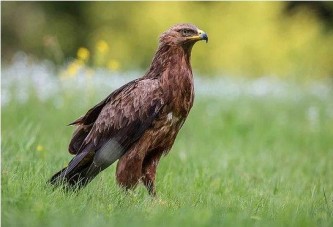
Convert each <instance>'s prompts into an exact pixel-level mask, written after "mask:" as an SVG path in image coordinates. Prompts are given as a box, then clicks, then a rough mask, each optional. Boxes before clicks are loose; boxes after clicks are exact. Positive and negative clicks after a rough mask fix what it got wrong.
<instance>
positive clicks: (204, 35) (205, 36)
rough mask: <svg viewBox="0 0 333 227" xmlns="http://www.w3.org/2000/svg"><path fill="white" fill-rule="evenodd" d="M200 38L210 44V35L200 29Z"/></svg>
mask: <svg viewBox="0 0 333 227" xmlns="http://www.w3.org/2000/svg"><path fill="white" fill-rule="evenodd" d="M198 33H199V37H200V39H201V40H206V43H208V35H207V33H206V32H204V31H202V30H200V29H198Z"/></svg>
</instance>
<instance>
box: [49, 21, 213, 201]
mask: <svg viewBox="0 0 333 227" xmlns="http://www.w3.org/2000/svg"><path fill="white" fill-rule="evenodd" d="M199 40H206V42H208V36H207V34H206V33H205V32H203V31H202V30H200V29H198V28H197V27H196V26H194V25H192V24H178V25H175V26H173V27H171V28H170V29H169V30H167V31H166V32H164V33H162V35H161V36H160V39H159V46H158V49H157V52H156V54H155V56H154V58H153V61H152V63H151V65H150V68H149V70H148V72H147V73H146V74H145V75H144V76H143V77H141V78H138V79H135V80H133V81H131V82H129V83H127V84H125V85H123V86H122V87H120V88H118V89H117V90H115V91H114V92H112V93H111V94H110V95H109V96H108V97H107V98H105V99H104V100H103V101H101V102H100V103H98V104H97V105H96V106H94V107H93V108H91V109H90V110H89V111H88V112H87V113H86V114H85V115H84V116H82V117H80V118H79V119H77V120H76V121H74V122H73V123H71V124H70V125H75V126H77V129H76V130H75V132H74V134H73V137H72V140H71V142H70V144H69V152H70V153H71V154H73V155H75V157H74V158H73V159H72V160H71V161H70V162H69V164H68V166H67V167H66V168H64V169H62V170H60V171H59V172H58V173H56V174H55V175H54V176H53V177H52V178H51V179H50V180H49V182H50V183H51V184H53V185H63V186H65V187H68V188H76V189H77V188H81V187H83V186H85V185H87V184H88V183H89V182H90V181H91V180H92V179H93V178H95V177H96V175H97V174H98V173H100V172H101V171H103V170H104V169H105V168H107V167H108V166H110V165H111V164H112V163H114V162H115V161H116V160H118V159H119V161H118V164H117V170H116V178H117V182H118V184H119V185H120V186H121V187H123V188H125V189H134V188H135V187H136V185H137V184H138V183H139V182H140V181H142V182H143V184H144V185H145V187H146V188H147V190H148V192H149V194H151V195H155V194H156V190H155V174H156V168H157V165H158V162H159V160H160V158H161V156H162V154H167V153H168V152H169V150H170V149H171V147H172V145H173V143H174V141H175V139H176V136H177V134H178V131H179V129H180V128H181V127H182V125H183V123H184V121H185V119H186V117H187V116H188V114H189V112H190V109H191V107H192V105H193V98H194V87H193V76H192V69H191V64H190V58H191V50H192V47H193V45H194V44H195V43H196V42H197V41H199Z"/></svg>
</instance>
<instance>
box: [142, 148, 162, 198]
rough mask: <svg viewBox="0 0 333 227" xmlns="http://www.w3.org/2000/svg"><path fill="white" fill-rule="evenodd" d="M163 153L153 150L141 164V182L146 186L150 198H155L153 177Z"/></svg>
mask: <svg viewBox="0 0 333 227" xmlns="http://www.w3.org/2000/svg"><path fill="white" fill-rule="evenodd" d="M162 154H163V152H161V151H158V150H154V151H151V152H150V153H149V154H148V155H147V156H146V157H145V159H144V160H143V164H142V182H143V184H144V185H145V186H146V188H147V190H148V193H149V194H150V195H151V196H156V189H155V175H156V168H157V165H158V162H159V160H160V158H161V156H162Z"/></svg>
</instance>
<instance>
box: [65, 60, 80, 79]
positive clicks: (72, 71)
mask: <svg viewBox="0 0 333 227" xmlns="http://www.w3.org/2000/svg"><path fill="white" fill-rule="evenodd" d="M80 67H81V64H80V62H79V61H73V62H71V63H70V64H69V65H68V67H67V70H66V71H67V74H68V75H69V76H71V77H73V76H75V75H76V74H77V72H78V71H79V69H80Z"/></svg>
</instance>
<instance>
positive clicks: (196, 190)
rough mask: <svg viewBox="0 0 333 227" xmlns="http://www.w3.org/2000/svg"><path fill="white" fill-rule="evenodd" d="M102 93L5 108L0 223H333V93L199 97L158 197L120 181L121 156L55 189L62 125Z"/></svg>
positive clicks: (164, 169) (64, 137) (65, 157)
mask: <svg viewBox="0 0 333 227" xmlns="http://www.w3.org/2000/svg"><path fill="white" fill-rule="evenodd" d="M104 95H106V94H104ZM104 95H101V96H98V97H97V96H96V97H94V98H91V99H90V100H89V101H87V100H84V101H78V100H79V99H78V98H77V96H75V95H74V96H67V97H66V99H65V100H64V101H63V102H60V106H59V108H56V109H55V108H54V105H53V102H54V100H50V101H47V102H44V103H41V102H40V101H38V100H37V99H35V98H30V99H29V101H28V102H27V103H25V104H18V103H12V104H10V105H8V106H6V107H4V108H2V145H1V146H2V147H1V148H2V173H1V175H2V189H1V190H2V225H3V226H81V227H83V226H130V225H133V226H173V225H175V226H191V227H193V226H223V225H228V226H231V225H232V226H233V225H240V226H268V225H270V226H333V204H332V199H333V114H332V111H333V104H332V103H333V98H321V99H320V98H318V97H315V96H313V95H310V94H307V93H304V94H303V95H302V96H301V97H290V99H283V98H274V97H261V98H260V97H247V96H240V97H239V98H233V99H228V98H221V99H218V98H207V97H206V98H204V97H197V99H196V102H195V105H194V108H193V109H192V112H191V114H190V116H189V119H188V121H187V122H186V124H185V125H184V127H183V129H182V130H181V132H180V134H179V136H178V138H177V140H176V142H175V145H174V146H173V148H172V150H171V152H170V154H169V155H168V156H166V157H164V158H163V159H162V160H161V163H160V165H159V168H158V176H157V192H158V197H157V198H156V199H153V198H150V197H149V196H148V194H147V192H146V190H145V189H144V187H143V186H139V187H138V188H137V189H136V190H135V191H134V192H133V193H129V194H126V193H124V192H123V191H122V190H121V189H119V188H118V186H117V184H116V183H115V177H114V172H115V165H113V166H112V167H110V168H108V169H107V170H106V171H104V172H103V173H101V174H100V175H99V176H98V177H97V178H96V179H95V180H94V181H93V182H92V183H91V184H89V185H88V187H87V188H85V189H84V190H82V191H80V192H79V193H77V194H74V193H65V192H63V191H61V190H59V189H57V190H52V188H51V187H49V186H48V185H46V184H45V182H46V180H47V179H48V178H49V177H50V176H51V175H52V174H53V173H54V172H55V171H57V170H59V169H60V168H61V167H63V166H64V165H65V164H66V163H67V162H68V161H69V159H70V158H71V156H70V155H69V154H68V153H67V145H68V142H69V139H70V136H71V133H72V128H70V127H66V126H65V125H66V124H67V123H69V122H71V121H72V120H74V119H75V118H76V117H78V116H80V115H81V114H83V113H84V112H85V111H86V110H87V109H88V108H89V107H90V106H91V105H93V104H94V103H95V102H96V101H97V100H99V99H100V98H102V97H103V96H104ZM311 116H312V117H311ZM38 145H41V146H43V150H42V151H38V150H37V148H36V147H37V146H38Z"/></svg>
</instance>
